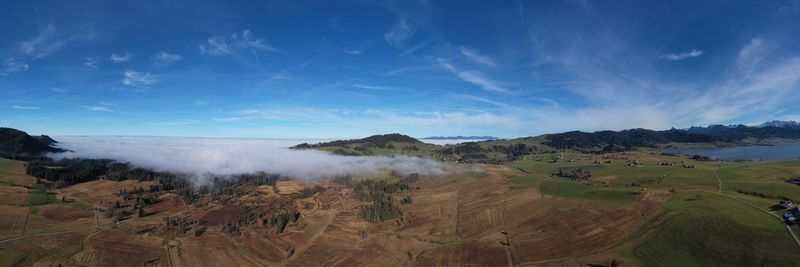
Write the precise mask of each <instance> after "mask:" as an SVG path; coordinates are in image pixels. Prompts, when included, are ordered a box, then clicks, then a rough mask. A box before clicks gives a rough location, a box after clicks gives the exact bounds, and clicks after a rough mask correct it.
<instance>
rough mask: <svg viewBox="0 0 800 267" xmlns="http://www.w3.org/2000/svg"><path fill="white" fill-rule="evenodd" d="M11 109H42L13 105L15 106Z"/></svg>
mask: <svg viewBox="0 0 800 267" xmlns="http://www.w3.org/2000/svg"><path fill="white" fill-rule="evenodd" d="M11 108H13V109H24V110H39V109H41V108H39V107H37V106H19V105H13V106H11Z"/></svg>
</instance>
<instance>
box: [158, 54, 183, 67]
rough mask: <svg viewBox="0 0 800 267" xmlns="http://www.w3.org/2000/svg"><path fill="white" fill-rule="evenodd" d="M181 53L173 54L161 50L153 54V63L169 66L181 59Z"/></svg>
mask: <svg viewBox="0 0 800 267" xmlns="http://www.w3.org/2000/svg"><path fill="white" fill-rule="evenodd" d="M181 59H182V57H181V55H178V54H172V53H169V52H166V51H159V52H158V53H156V54H155V55H154V56H153V64H155V65H156V66H167V65H171V64H173V63H175V62H178V61H179V60H181Z"/></svg>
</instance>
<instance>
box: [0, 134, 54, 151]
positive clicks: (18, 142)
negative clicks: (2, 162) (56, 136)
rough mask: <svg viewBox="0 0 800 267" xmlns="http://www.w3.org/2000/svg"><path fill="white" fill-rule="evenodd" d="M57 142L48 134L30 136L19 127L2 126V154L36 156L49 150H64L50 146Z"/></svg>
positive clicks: (0, 136) (0, 146) (0, 141)
mask: <svg viewBox="0 0 800 267" xmlns="http://www.w3.org/2000/svg"><path fill="white" fill-rule="evenodd" d="M55 142H56V141H55V140H53V139H52V138H50V137H49V136H46V135H43V136H30V135H28V134H27V133H25V132H23V131H20V130H17V129H12V128H0V155H2V156H6V157H11V156H36V155H41V154H43V153H47V152H59V151H63V150H61V149H58V148H55V147H52V146H50V145H51V144H53V143H55Z"/></svg>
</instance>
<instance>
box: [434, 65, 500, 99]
mask: <svg viewBox="0 0 800 267" xmlns="http://www.w3.org/2000/svg"><path fill="white" fill-rule="evenodd" d="M439 64H441V65H442V66H443V67H444V68H445V69H447V70H448V71H450V72H452V73H453V74H456V75H457V76H458V78H460V79H461V80H463V81H465V82H468V83H471V84H473V85H475V86H478V87H480V88H481V89H483V90H484V91H488V92H494V93H508V92H510V90H508V89H506V88H505V87H503V86H501V85H499V84H498V83H497V82H495V81H492V80H490V79H489V78H486V77H484V76H483V74H481V73H480V72H477V71H471V70H466V71H464V70H459V69H457V68H456V67H455V66H453V65H452V64H450V63H447V62H446V61H445V60H443V59H439Z"/></svg>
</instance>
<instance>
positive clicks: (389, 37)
mask: <svg viewBox="0 0 800 267" xmlns="http://www.w3.org/2000/svg"><path fill="white" fill-rule="evenodd" d="M415 32H416V28H415V27H414V26H413V25H412V24H409V22H408V20H407V19H405V18H401V19H400V20H399V21H398V22H397V24H395V26H394V28H392V29H391V30H390V31H388V32H386V33H385V34H384V35H383V39H384V40H386V42H387V43H389V45H391V46H393V47H395V48H402V47H405V43H406V40H408V39H409V38H411V37H412V36H414V33H415Z"/></svg>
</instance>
